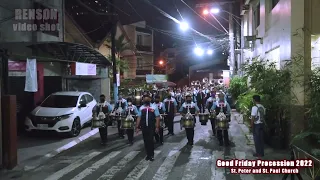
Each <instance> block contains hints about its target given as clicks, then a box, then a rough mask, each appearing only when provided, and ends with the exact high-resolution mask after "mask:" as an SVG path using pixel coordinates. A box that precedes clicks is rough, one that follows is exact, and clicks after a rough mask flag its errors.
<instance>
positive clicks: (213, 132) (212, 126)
mask: <svg viewBox="0 0 320 180" xmlns="http://www.w3.org/2000/svg"><path fill="white" fill-rule="evenodd" d="M210 122H211V128H212V135H215V134H216V119H210Z"/></svg>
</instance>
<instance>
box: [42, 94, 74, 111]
mask: <svg viewBox="0 0 320 180" xmlns="http://www.w3.org/2000/svg"><path fill="white" fill-rule="evenodd" d="M78 97H79V96H66V95H51V96H49V97H48V98H47V99H46V100H45V101H44V102H43V103H42V104H41V105H40V106H41V107H52V108H70V107H76V106H77V102H78Z"/></svg>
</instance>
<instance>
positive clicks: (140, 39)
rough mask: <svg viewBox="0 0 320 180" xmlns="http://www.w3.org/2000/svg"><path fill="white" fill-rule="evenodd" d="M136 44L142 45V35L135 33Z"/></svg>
mask: <svg viewBox="0 0 320 180" xmlns="http://www.w3.org/2000/svg"><path fill="white" fill-rule="evenodd" d="M137 45H142V35H137Z"/></svg>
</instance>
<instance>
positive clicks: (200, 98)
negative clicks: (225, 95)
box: [196, 90, 206, 113]
mask: <svg viewBox="0 0 320 180" xmlns="http://www.w3.org/2000/svg"><path fill="white" fill-rule="evenodd" d="M205 96H206V95H205V93H204V92H203V90H199V91H198V94H197V97H196V98H197V105H198V107H199V109H200V112H201V113H204V108H205V107H204V104H205Z"/></svg>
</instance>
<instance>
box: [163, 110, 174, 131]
mask: <svg viewBox="0 0 320 180" xmlns="http://www.w3.org/2000/svg"><path fill="white" fill-rule="evenodd" d="M173 120H174V115H173V114H168V116H167V117H166V122H165V123H166V126H167V127H168V131H169V133H173V125H174V122H173Z"/></svg>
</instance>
